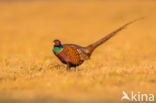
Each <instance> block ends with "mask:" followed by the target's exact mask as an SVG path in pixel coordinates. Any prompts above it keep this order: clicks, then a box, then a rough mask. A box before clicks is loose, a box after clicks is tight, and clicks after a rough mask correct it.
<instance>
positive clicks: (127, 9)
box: [0, 0, 156, 103]
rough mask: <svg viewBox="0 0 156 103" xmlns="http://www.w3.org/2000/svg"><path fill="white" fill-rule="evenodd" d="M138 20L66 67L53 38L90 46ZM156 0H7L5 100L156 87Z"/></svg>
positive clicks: (1, 53) (87, 98) (0, 88)
mask: <svg viewBox="0 0 156 103" xmlns="http://www.w3.org/2000/svg"><path fill="white" fill-rule="evenodd" d="M144 16H145V17H146V18H145V19H144V20H141V21H138V22H136V23H134V24H132V25H130V26H129V27H128V28H126V29H125V30H124V31H121V32H120V33H119V34H118V35H117V36H115V37H113V38H112V39H111V40H109V41H108V42H107V43H105V44H104V45H102V46H100V47H99V48H97V50H96V51H95V52H94V53H93V56H92V57H91V60H89V61H86V62H85V63H84V64H83V65H81V66H80V67H78V68H79V69H80V71H78V72H66V70H65V66H64V65H63V64H62V63H60V61H59V60H58V59H57V58H56V57H55V56H54V54H53V53H52V48H53V44H52V42H53V40H54V39H59V40H61V41H62V43H72V44H78V45H81V46H87V45H89V44H90V43H93V42H95V41H97V40H98V39H100V38H102V37H104V36H105V35H106V34H108V33H110V32H112V31H113V30H115V29H117V28H118V27H120V26H122V25H123V24H125V23H127V22H129V21H131V20H134V19H136V18H139V17H144ZM155 18H156V1H155V0H0V102H2V103H43V102H47V103H51V102H60V103H64V102H78V103H80V102H84V103H86V102H88V103H89V102H95V103H97V102H98V103H100V102H101V103H109V102H110V103H111V102H112V103H114V102H116V103H117V102H121V101H120V99H121V97H122V91H123V90H125V91H127V92H129V93H130V92H131V91H132V90H133V91H135V92H138V91H141V92H142V93H156V89H155V85H156V75H155V73H156V45H155V44H156V19H155Z"/></svg>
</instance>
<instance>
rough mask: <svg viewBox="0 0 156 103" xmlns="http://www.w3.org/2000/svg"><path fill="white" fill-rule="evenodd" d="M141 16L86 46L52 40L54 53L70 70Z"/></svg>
mask: <svg viewBox="0 0 156 103" xmlns="http://www.w3.org/2000/svg"><path fill="white" fill-rule="evenodd" d="M140 19H143V18H139V19H136V20H133V21H131V22H129V23H127V24H125V25H123V26H121V27H120V28H118V29H116V30H115V31H113V32H111V33H110V34H108V35H106V36H105V37H103V38H102V39H100V40H98V41H97V42H95V43H93V44H90V45H88V46H87V47H81V46H79V45H75V44H61V41H60V40H54V48H53V50H52V51H53V52H54V54H55V55H56V56H57V57H58V58H59V59H60V61H61V62H62V63H64V64H67V70H70V69H71V67H77V66H79V65H81V64H82V63H83V62H84V61H85V60H88V59H90V56H91V55H92V53H93V51H94V50H95V49H96V48H97V47H98V46H100V45H101V44H103V43H105V42H106V41H107V40H109V39H110V38H112V37H113V36H114V35H115V34H117V33H118V32H119V31H121V30H123V29H125V28H126V27H127V26H128V25H130V24H132V23H134V22H136V21H138V20H140Z"/></svg>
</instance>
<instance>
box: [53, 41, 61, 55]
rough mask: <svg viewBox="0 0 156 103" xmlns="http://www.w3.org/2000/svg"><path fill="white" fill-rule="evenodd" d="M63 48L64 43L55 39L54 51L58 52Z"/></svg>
mask: <svg viewBox="0 0 156 103" xmlns="http://www.w3.org/2000/svg"><path fill="white" fill-rule="evenodd" d="M62 50H63V45H62V44H61V41H60V40H54V48H53V52H54V53H56V54H58V53H60V52H61V51H62Z"/></svg>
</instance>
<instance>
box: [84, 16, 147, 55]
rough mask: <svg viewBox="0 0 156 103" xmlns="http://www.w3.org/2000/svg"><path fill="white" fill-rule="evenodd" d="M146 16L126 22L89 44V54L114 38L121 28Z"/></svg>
mask: <svg viewBox="0 0 156 103" xmlns="http://www.w3.org/2000/svg"><path fill="white" fill-rule="evenodd" d="M144 18H145V17H142V18H138V19H135V20H133V21H130V22H128V23H126V24H125V25H123V26H121V27H120V28H118V29H116V30H115V31H113V32H111V33H109V34H108V35H106V36H105V37H103V38H102V39H100V40H99V41H97V42H95V43H93V44H90V45H89V46H87V50H88V51H89V56H90V55H91V54H92V52H93V51H94V49H95V48H97V47H98V46H99V45H101V44H103V43H105V42H106V41H107V40H109V39H110V38H112V37H113V36H114V35H116V34H117V33H118V32H119V31H121V30H124V29H125V28H126V27H127V26H128V25H130V24H132V23H134V22H136V21H138V20H142V19H144Z"/></svg>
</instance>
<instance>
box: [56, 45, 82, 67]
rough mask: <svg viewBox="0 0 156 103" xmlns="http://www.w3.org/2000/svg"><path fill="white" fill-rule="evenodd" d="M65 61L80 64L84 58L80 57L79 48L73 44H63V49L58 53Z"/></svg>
mask: <svg viewBox="0 0 156 103" xmlns="http://www.w3.org/2000/svg"><path fill="white" fill-rule="evenodd" d="M56 56H57V57H58V58H59V59H60V60H61V61H62V62H63V63H71V64H72V65H75V66H76V65H80V64H82V63H83V60H82V59H81V57H80V54H79V52H78V48H76V47H74V46H71V45H63V50H62V51H61V52H60V53H59V54H56Z"/></svg>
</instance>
